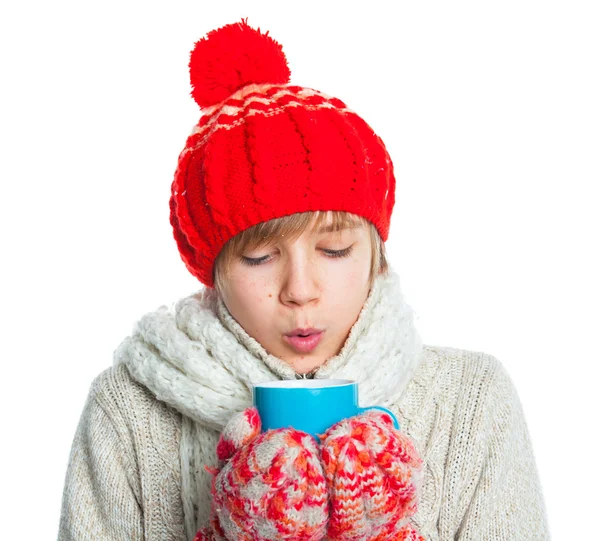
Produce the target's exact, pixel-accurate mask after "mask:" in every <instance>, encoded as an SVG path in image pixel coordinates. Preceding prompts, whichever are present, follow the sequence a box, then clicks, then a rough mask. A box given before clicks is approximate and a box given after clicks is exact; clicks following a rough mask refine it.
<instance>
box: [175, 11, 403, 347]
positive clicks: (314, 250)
mask: <svg viewBox="0 0 600 541" xmlns="http://www.w3.org/2000/svg"><path fill="white" fill-rule="evenodd" d="M189 66H190V78H191V82H192V89H193V90H192V96H193V98H194V99H195V100H196V102H197V103H198V105H199V106H200V108H201V109H202V110H203V113H204V114H203V115H202V117H201V118H200V121H199V122H198V123H197V125H196V126H195V127H194V129H193V131H192V133H191V135H190V136H189V137H188V138H187V141H186V145H185V148H184V149H183V151H182V152H181V154H180V155H179V161H178V167H177V170H176V172H175V178H174V180H173V183H172V186H171V199H170V203H169V204H170V221H171V225H172V226H173V234H174V237H175V240H176V242H177V246H178V248H179V252H180V254H181V257H182V259H183V261H184V263H185V264H186V266H187V268H188V270H189V271H190V272H191V273H192V274H193V275H194V276H195V277H196V278H198V279H199V280H200V281H201V282H202V283H203V284H205V285H206V286H208V287H217V290H218V292H219V294H220V295H221V296H222V298H223V299H224V300H225V299H228V300H229V304H228V308H231V309H232V311H235V307H234V306H235V303H234V301H233V299H234V298H235V299H238V298H239V299H238V300H241V299H242V297H240V295H242V296H244V299H245V300H243V302H240V303H238V305H239V307H240V310H239V311H238V314H237V315H238V316H240V317H241V312H242V309H241V307H242V304H243V303H267V302H273V301H275V300H276V299H279V302H281V303H283V305H286V304H287V305H288V306H292V305H294V306H299V305H300V304H306V303H308V302H310V301H311V299H313V301H314V300H315V299H317V298H318V297H319V296H320V295H326V296H325V297H321V298H322V299H323V300H322V303H321V304H323V305H324V306H325V305H326V306H328V307H329V308H328V309H330V310H332V314H333V313H335V314H337V315H340V314H341V312H344V311H345V314H346V316H345V317H344V319H346V317H347V319H348V320H350V319H351V318H352V317H354V318H355V317H356V316H357V315H358V311H359V309H360V307H361V306H362V303H363V302H364V300H365V298H366V295H367V294H368V291H369V288H370V286H371V285H372V282H373V280H374V279H375V278H376V276H377V275H378V274H379V273H380V272H381V271H383V272H385V270H386V269H387V263H386V261H385V256H384V250H383V243H384V242H385V241H386V240H387V236H388V232H389V227H390V219H391V214H392V210H393V208H394V203H395V186H396V182H395V178H394V171H393V164H392V161H391V159H390V156H389V154H388V152H387V150H386V148H385V145H384V143H383V141H382V140H381V138H379V137H378V136H377V134H375V132H374V131H373V129H372V128H371V127H370V126H369V125H368V124H367V123H366V122H365V121H364V120H363V119H362V118H361V117H360V116H359V115H357V114H356V113H355V112H354V111H352V110H350V109H349V108H348V107H347V106H346V105H345V104H344V102H342V101H341V100H339V99H337V98H334V97H331V96H328V95H327V94H324V93H322V92H319V91H318V90H314V89H312V88H306V87H301V86H297V85H290V84H288V82H289V78H290V71H289V68H288V66H287V60H286V58H285V56H284V54H283V52H282V50H281V45H279V44H278V43H277V42H276V41H274V40H273V39H272V38H271V37H270V36H268V33H265V34H261V33H260V31H259V30H254V29H252V28H251V27H249V26H248V25H247V23H246V21H242V22H240V23H235V24H230V25H226V26H224V27H222V28H219V29H217V30H213V31H212V32H209V33H208V34H207V36H206V37H205V38H202V39H201V40H199V41H198V42H197V43H196V44H195V46H194V49H193V51H192V53H191V57H190V64H189ZM350 222H356V223H357V225H358V226H357V227H355V228H347V227H343V228H342V227H340V225H349V224H350ZM324 225H331V226H332V228H333V231H331V232H329V233H326V232H321V233H318V232H317V229H320V228H321V227H322V226H324ZM351 245H352V248H351V251H349V252H347V253H346V252H339V253H337V254H335V255H338V257H334V252H333V250H342V249H345V248H348V247H349V246H351ZM342 255H345V257H342ZM258 257H260V258H264V257H267V259H261V260H260V261H259V262H258V263H260V264H258V265H252V264H251V263H252V262H251V261H250V260H249V258H253V259H256V258H258ZM244 258H245V259H244ZM267 260H268V261H267ZM255 263H256V261H255ZM248 289H251V290H252V291H248ZM236 292H237V293H238V294H236ZM330 292H331V293H330ZM333 293H335V295H333ZM325 299H329V300H327V301H326V300H325ZM313 304H316V303H314V302H313ZM250 308H252V310H254V311H256V310H258V307H257V306H256V305H254V306H252V307H251V306H250V304H247V306H246V308H245V309H250ZM293 312H294V313H295V315H293V316H287V317H286V318H284V319H281V314H279V316H278V317H280V321H267V320H266V319H265V321H263V322H262V323H263V324H270V325H273V324H275V326H276V327H278V328H279V327H281V329H284V330H285V329H287V327H288V326H289V325H292V324H294V325H298V326H302V325H307V324H312V325H315V326H316V325H322V324H323V323H324V322H325V319H327V317H326V315H325V314H322V316H318V314H320V312H316V311H311V310H308V309H304V308H301V309H298V310H294V311H293ZM235 315H236V314H234V316H235ZM313 316H314V320H313ZM269 317H275V316H274V312H273V313H271V316H269ZM317 317H322V318H323V319H320V320H317V319H316V318H317ZM236 319H237V317H236ZM331 319H332V318H331ZM238 321H239V320H238ZM247 323H248V325H251V324H252V322H251V321H250V320H249V321H248V322H247ZM332 325H333V322H332ZM344 325H345V323H343V322H342V323H341V324H340V328H341V327H343V326H344ZM244 327H245V328H246V330H248V327H247V326H246V325H244ZM281 329H278V330H281ZM289 330H291V329H289ZM331 334H334V333H331ZM340 336H341V335H340Z"/></svg>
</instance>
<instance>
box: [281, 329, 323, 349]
mask: <svg viewBox="0 0 600 541" xmlns="http://www.w3.org/2000/svg"><path fill="white" fill-rule="evenodd" d="M323 332H324V331H321V330H319V329H295V330H293V331H292V332H291V333H287V334H284V335H283V339H284V340H285V341H286V342H287V343H288V344H290V345H291V346H292V347H293V348H294V349H295V350H296V351H297V352H298V353H308V352H310V351H312V350H313V349H315V348H316V347H317V346H318V345H319V342H320V341H321V338H322V337H323Z"/></svg>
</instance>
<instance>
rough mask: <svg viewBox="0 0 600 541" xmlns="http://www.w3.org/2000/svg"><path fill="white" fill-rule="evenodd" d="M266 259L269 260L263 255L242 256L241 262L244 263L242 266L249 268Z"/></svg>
mask: <svg viewBox="0 0 600 541" xmlns="http://www.w3.org/2000/svg"><path fill="white" fill-rule="evenodd" d="M267 259H269V256H268V255H265V256H263V257H246V256H245V255H243V256H242V262H243V263H244V265H249V266H250V267H254V266H255V265H260V264H261V263H263V262H264V261H266V260H267Z"/></svg>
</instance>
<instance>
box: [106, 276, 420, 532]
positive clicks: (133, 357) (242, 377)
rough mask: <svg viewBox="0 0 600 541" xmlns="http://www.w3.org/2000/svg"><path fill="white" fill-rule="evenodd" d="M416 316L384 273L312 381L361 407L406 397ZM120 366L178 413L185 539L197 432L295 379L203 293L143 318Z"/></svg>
mask: <svg viewBox="0 0 600 541" xmlns="http://www.w3.org/2000/svg"><path fill="white" fill-rule="evenodd" d="M413 316H414V311H413V310H412V308H411V307H410V306H409V305H408V304H407V303H406V302H405V300H404V296H403V295H402V292H401V290H400V284H399V277H398V275H397V274H396V273H395V272H394V271H393V270H392V269H390V270H389V271H388V273H387V274H383V275H380V276H378V277H377V278H376V280H375V283H374V285H373V287H372V289H371V291H370V292H369V296H368V297H367V300H366V301H365V304H364V306H363V308H362V310H361V312H360V314H359V316H358V318H357V320H356V322H355V323H354V325H353V326H352V328H351V330H350V333H349V335H348V338H347V339H346V342H345V343H344V346H343V347H342V349H341V350H340V352H339V353H338V354H337V355H336V356H334V357H331V358H330V359H328V360H327V361H326V362H325V363H324V364H323V365H322V366H321V367H320V368H319V369H318V370H317V371H316V373H315V376H314V377H315V378H318V379H323V378H341V379H351V380H355V381H358V382H359V401H360V405H361V406H366V405H381V406H388V407H389V406H390V405H391V404H393V403H394V402H396V401H397V400H398V398H399V397H400V396H401V394H402V393H403V391H404V389H405V387H406V385H407V383H408V382H409V381H410V379H411V377H412V375H413V374H414V372H415V370H416V368H417V364H418V361H419V359H420V354H421V351H422V349H423V344H422V341H421V338H420V336H419V334H418V332H417V330H416V328H415V325H414V321H413ZM119 363H125V364H126V365H127V367H128V369H129V372H130V373H131V375H132V377H133V378H134V379H136V380H137V381H139V382H140V383H142V384H143V385H145V386H146V387H147V388H148V389H150V390H151V391H152V393H153V394H154V395H155V396H156V398H158V399H159V400H162V401H164V402H166V403H167V404H169V405H170V406H172V407H173V408H175V409H176V410H178V411H179V412H181V413H182V414H183V415H184V422H183V425H182V438H181V446H180V454H181V457H180V458H181V464H182V476H184V478H183V479H182V491H183V493H182V498H183V502H184V511H185V515H186V517H185V520H186V530H187V533H188V537H189V536H190V535H191V534H192V533H193V532H194V530H195V528H196V527H197V526H198V525H200V524H201V523H202V521H203V520H205V519H206V515H207V513H208V508H207V505H206V502H201V503H199V502H193V500H194V499H195V498H197V497H198V494H201V493H202V492H201V490H204V489H205V488H206V486H205V485H204V488H202V487H200V485H199V484H198V483H197V482H196V483H195V482H194V480H193V479H190V478H189V477H190V476H191V475H192V473H193V472H194V471H197V470H198V469H199V468H198V462H199V461H200V462H201V461H204V462H205V463H206V462H211V461H212V460H211V459H210V458H207V457H206V456H205V455H206V450H207V449H208V448H211V447H212V444H210V445H209V444H207V442H206V441H204V442H203V441H199V440H201V439H202V436H201V435H200V434H207V433H208V432H207V430H206V429H212V430H214V431H217V432H219V431H221V430H222V429H223V427H224V426H225V424H226V423H227V421H228V420H229V419H230V418H231V416H232V415H233V414H234V413H236V412H238V411H241V410H242V409H244V408H246V407H248V406H250V405H251V404H252V387H253V385H255V384H258V383H261V382H264V381H272V380H277V379H294V378H295V377H296V372H295V371H294V370H293V369H292V367H291V366H290V365H289V364H287V363H285V362H284V361H283V360H281V359H279V358H277V357H274V356H273V355H270V354H269V353H268V352H267V351H266V350H265V349H264V348H263V347H262V346H261V345H260V344H259V343H258V342H257V341H256V340H255V339H254V338H252V337H251V336H249V335H248V334H247V333H246V331H245V330H244V329H243V328H242V327H241V326H240V325H239V324H238V323H237V321H236V320H235V319H234V318H233V317H232V316H231V314H230V313H229V311H228V310H227V308H226V306H225V305H224V304H223V302H222V300H221V299H220V298H219V297H218V296H217V294H216V291H215V290H214V289H208V288H203V289H201V290H199V291H197V292H196V293H194V294H192V295H190V296H188V297H185V298H183V299H181V300H179V301H177V302H176V303H175V304H174V306H172V307H171V308H168V307H167V306H166V305H163V306H160V307H159V308H158V309H157V310H156V311H154V312H150V313H148V314H146V315H144V316H142V318H141V319H140V320H139V321H138V322H137V323H136V325H135V326H134V329H133V333H132V335H131V336H128V337H127V338H125V340H124V341H123V342H122V343H121V344H120V345H119V347H118V348H117V349H116V351H115V353H114V364H115V365H117V364H119ZM205 439H206V438H205ZM213 443H214V442H213ZM198 447H201V448H202V449H200V450H199V449H198ZM190 472H192V473H190ZM194 487H195V490H194ZM192 502H193V503H192ZM196 506H198V509H196ZM192 515H194V517H192ZM196 516H197V518H196ZM192 537H193V536H192Z"/></svg>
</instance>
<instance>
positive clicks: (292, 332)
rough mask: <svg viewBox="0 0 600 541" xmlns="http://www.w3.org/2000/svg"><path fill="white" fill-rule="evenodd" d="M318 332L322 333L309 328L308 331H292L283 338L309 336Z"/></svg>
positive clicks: (320, 330) (319, 330)
mask: <svg viewBox="0 0 600 541" xmlns="http://www.w3.org/2000/svg"><path fill="white" fill-rule="evenodd" d="M320 332H323V330H322V329H315V328H313V327H311V328H309V329H294V330H293V331H290V332H287V333H285V336H300V335H304V336H310V335H312V334H318V333H320Z"/></svg>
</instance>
